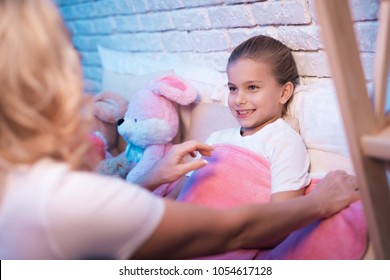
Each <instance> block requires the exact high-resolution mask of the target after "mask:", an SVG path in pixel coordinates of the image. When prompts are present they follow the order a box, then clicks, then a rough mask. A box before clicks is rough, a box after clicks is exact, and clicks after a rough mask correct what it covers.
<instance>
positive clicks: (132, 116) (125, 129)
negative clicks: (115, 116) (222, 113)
mask: <svg viewBox="0 0 390 280" xmlns="http://www.w3.org/2000/svg"><path fill="white" fill-rule="evenodd" d="M196 97H197V92H196V90H195V89H194V88H193V87H191V86H190V85H188V84H187V83H185V82H184V81H183V80H181V79H180V78H178V77H177V76H174V75H165V76H161V77H159V78H157V79H155V80H153V81H152V83H151V84H150V85H149V86H148V87H147V88H146V89H144V90H141V91H140V92H138V93H137V94H136V95H135V96H134V97H133V98H132V99H131V101H130V103H129V106H128V109H127V112H126V115H125V117H124V119H123V122H122V123H120V122H119V127H118V131H119V134H120V135H121V136H122V137H123V138H124V139H125V140H126V142H127V144H128V145H127V147H126V151H125V154H126V158H127V159H128V160H129V161H130V162H132V163H135V166H134V167H133V168H132V169H131V171H130V172H129V173H128V174H127V176H126V180H127V181H128V182H132V181H134V180H135V179H136V178H138V177H139V176H141V175H142V174H144V173H145V172H146V171H147V170H149V169H150V168H151V167H152V166H153V165H154V164H155V163H156V161H158V160H159V159H160V158H161V157H163V156H164V155H165V154H166V153H167V151H168V150H169V149H170V148H171V146H172V140H173V138H174V137H175V136H176V134H177V132H178V129H179V114H178V112H177V110H176V108H175V105H174V102H176V103H178V104H180V105H188V104H190V103H192V102H193V101H195V100H196ZM172 187H173V186H172V185H170V186H166V185H163V186H160V187H159V188H158V189H157V190H155V191H154V192H155V193H156V194H158V195H160V196H165V195H167V194H168V193H169V192H170V190H171V188H172Z"/></svg>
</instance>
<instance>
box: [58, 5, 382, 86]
mask: <svg viewBox="0 0 390 280" xmlns="http://www.w3.org/2000/svg"><path fill="white" fill-rule="evenodd" d="M314 1H315V0H279V1H277V0H268V1H256V0H252V1H251V0H57V3H58V5H59V7H60V9H61V12H62V14H63V16H64V19H65V20H66V24H67V26H68V28H69V29H70V30H71V32H72V33H73V36H74V37H73V40H74V44H75V46H76V48H77V49H78V50H79V51H80V53H81V54H82V57H83V68H84V73H85V78H86V80H88V81H89V82H90V84H91V85H93V90H94V91H98V90H99V89H100V86H101V78H102V69H101V62H100V59H99V56H98V54H97V48H96V46H97V45H98V44H100V45H102V46H105V47H107V48H111V49H116V50H122V51H128V52H137V53H139V54H140V55H141V54H142V55H143V54H153V55H155V54H161V55H166V54H167V55H174V56H176V57H183V58H184V57H185V58H186V59H187V60H191V61H194V62H196V63H198V64H203V65H204V66H207V67H209V68H211V69H214V70H217V71H220V72H224V71H225V66H226V60H227V57H228V55H229V53H230V51H231V50H232V48H234V47H235V46H236V45H237V44H239V43H240V42H242V41H244V40H246V39H248V38H249V37H251V36H254V35H258V34H266V35H270V36H273V37H275V38H277V39H279V40H281V41H282V42H284V43H285V44H287V45H288V46H289V47H290V48H291V49H293V54H294V57H295V59H296V62H297V64H298V69H299V72H300V75H301V82H303V83H309V82H313V81H316V80H318V79H324V78H330V72H329V68H328V64H327V58H326V53H325V51H324V49H323V44H322V42H321V37H320V35H319V28H318V24H317V19H316V15H315V12H314V7H313V3H314ZM349 1H350V5H351V8H352V15H353V19H354V21H355V30H356V34H357V38H358V42H359V46H360V51H361V57H362V63H363V66H364V70H365V75H366V79H367V80H371V79H372V75H373V55H374V50H375V41H376V32H377V15H378V8H379V0H349Z"/></svg>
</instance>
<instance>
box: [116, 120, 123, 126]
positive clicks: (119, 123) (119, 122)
mask: <svg viewBox="0 0 390 280" xmlns="http://www.w3.org/2000/svg"><path fill="white" fill-rule="evenodd" d="M124 121H125V120H124V119H120V120H118V122H117V124H118V125H121V124H122V123H124Z"/></svg>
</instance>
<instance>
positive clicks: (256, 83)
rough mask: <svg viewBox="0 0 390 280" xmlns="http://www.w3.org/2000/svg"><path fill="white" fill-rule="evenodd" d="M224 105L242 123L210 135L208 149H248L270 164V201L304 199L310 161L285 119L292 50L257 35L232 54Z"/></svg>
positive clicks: (292, 81) (293, 77)
mask: <svg viewBox="0 0 390 280" xmlns="http://www.w3.org/2000/svg"><path fill="white" fill-rule="evenodd" d="M227 76H228V86H229V91H230V92H229V97H228V105H229V108H230V111H231V113H232V114H233V116H234V117H235V118H236V119H237V121H238V122H239V124H240V127H239V128H229V129H224V130H220V131H217V132H214V133H213V134H211V135H210V137H209V138H208V139H207V141H206V142H207V143H208V144H211V145H213V144H218V143H226V144H233V145H237V146H240V147H244V148H248V149H250V150H252V151H254V152H256V153H257V154H259V155H261V156H262V157H264V158H266V159H267V160H269V161H270V163H271V180H272V182H271V184H272V190H271V192H272V195H271V201H280V200H285V199H289V198H292V197H296V196H300V195H303V193H304V188H305V187H306V186H307V185H308V184H309V183H310V176H309V173H308V168H309V157H308V154H307V151H306V147H305V145H304V143H303V140H302V138H301V137H300V135H299V134H298V133H297V132H296V131H295V130H294V129H293V128H292V127H291V126H290V125H289V124H288V123H286V122H285V121H284V120H283V115H284V114H285V111H286V108H287V104H288V103H289V101H290V100H291V99H292V95H293V92H294V88H295V86H296V84H297V80H298V71H297V67H296V64H295V61H294V58H293V57H292V54H291V50H290V49H289V48H288V47H287V46H285V45H284V44H282V43H281V42H279V41H278V40H275V39H273V38H271V37H268V36H263V35H260V36H255V37H252V38H250V39H249V40H247V41H245V42H243V43H241V44H240V45H239V46H237V47H236V48H235V49H234V50H233V52H232V53H231V55H230V57H229V60H228V64H227Z"/></svg>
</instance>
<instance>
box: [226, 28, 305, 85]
mask: <svg viewBox="0 0 390 280" xmlns="http://www.w3.org/2000/svg"><path fill="white" fill-rule="evenodd" d="M240 58H250V59H252V60H254V61H257V62H263V63H266V64H268V65H269V66H270V67H271V69H272V73H273V74H274V76H275V78H276V80H277V81H278V83H279V84H280V85H284V84H285V83H287V82H292V83H293V84H294V86H295V85H297V83H298V78H299V76H298V70H297V66H296V64H295V61H294V58H293V56H292V54H291V50H290V49H289V48H288V47H287V46H286V45H284V44H283V43H282V42H280V41H278V40H276V39H274V38H271V37H268V36H264V35H259V36H255V37H252V38H250V39H248V40H246V41H244V42H243V43H241V44H240V45H238V46H237V47H236V48H235V49H234V50H233V52H232V53H231V54H230V57H229V60H228V66H229V65H230V64H232V63H234V62H235V61H236V60H237V59H240Z"/></svg>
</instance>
